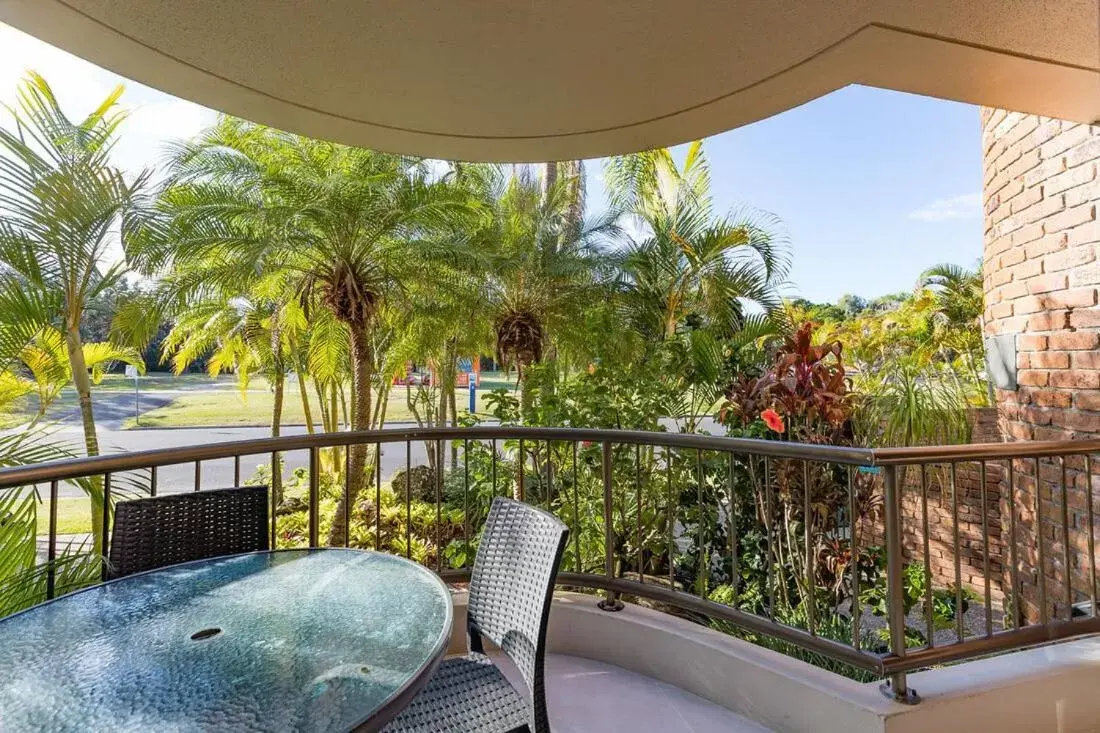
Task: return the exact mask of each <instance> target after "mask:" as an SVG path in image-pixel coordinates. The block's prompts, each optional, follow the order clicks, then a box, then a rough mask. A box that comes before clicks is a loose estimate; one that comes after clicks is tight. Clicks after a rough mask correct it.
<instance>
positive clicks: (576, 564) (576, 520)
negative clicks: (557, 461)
mask: <svg viewBox="0 0 1100 733" xmlns="http://www.w3.org/2000/svg"><path fill="white" fill-rule="evenodd" d="M572 445H573V554H574V558H573V570H574V571H575V572H578V573H581V572H584V570H583V569H582V566H581V523H580V509H579V505H580V503H581V500H580V488H579V484H580V482H581V475H580V473H579V472H578V471H579V469H578V467H577V465H578V464H577V441H575V440H574V441H573V443H572Z"/></svg>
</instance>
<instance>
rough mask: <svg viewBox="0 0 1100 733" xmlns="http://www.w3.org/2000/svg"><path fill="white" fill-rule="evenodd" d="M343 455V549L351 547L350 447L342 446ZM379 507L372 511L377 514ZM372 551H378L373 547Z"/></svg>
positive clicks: (334, 449)
mask: <svg viewBox="0 0 1100 733" xmlns="http://www.w3.org/2000/svg"><path fill="white" fill-rule="evenodd" d="M342 448H343V453H344V547H349V546H351V512H352V506H351V445H350V444H347V445H344V446H342ZM332 450H333V456H332V462H333V463H334V464H335V463H336V461H337V460H338V459H337V457H336V456H337V453H336V448H335V447H334V448H333V449H332ZM380 509H381V507H379V506H378V505H377V504H375V505H374V511H375V513H377V512H378V511H379V510H380ZM374 549H376V550H377V549H378V548H377V547H375V548H374Z"/></svg>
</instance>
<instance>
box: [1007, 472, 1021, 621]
mask: <svg viewBox="0 0 1100 733" xmlns="http://www.w3.org/2000/svg"><path fill="white" fill-rule="evenodd" d="M1008 555H1009V562H1010V563H1012V567H1011V568H1010V569H1009V573H1008V575H1009V579H1008V582H1009V583H1011V584H1012V628H1014V629H1018V628H1020V564H1019V558H1017V557H1016V462H1015V461H1014V460H1013V459H1011V458H1009V459H1008Z"/></svg>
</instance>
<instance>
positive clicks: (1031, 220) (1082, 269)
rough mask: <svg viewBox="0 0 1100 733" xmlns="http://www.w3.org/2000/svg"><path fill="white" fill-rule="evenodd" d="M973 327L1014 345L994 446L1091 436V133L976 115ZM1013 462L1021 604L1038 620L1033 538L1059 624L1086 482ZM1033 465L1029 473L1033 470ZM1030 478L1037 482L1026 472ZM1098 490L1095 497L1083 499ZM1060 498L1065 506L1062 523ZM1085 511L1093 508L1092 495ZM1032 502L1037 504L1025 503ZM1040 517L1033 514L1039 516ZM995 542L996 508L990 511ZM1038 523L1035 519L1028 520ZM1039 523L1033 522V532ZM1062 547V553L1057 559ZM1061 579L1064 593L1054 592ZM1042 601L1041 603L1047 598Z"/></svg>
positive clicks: (1098, 404)
mask: <svg viewBox="0 0 1100 733" xmlns="http://www.w3.org/2000/svg"><path fill="white" fill-rule="evenodd" d="M981 123H982V142H983V150H984V187H983V188H984V195H983V199H984V205H985V208H984V211H985V246H984V251H985V257H984V270H983V271H984V276H985V319H984V320H985V322H984V329H985V333H986V335H987V336H997V335H1008V336H1010V337H1014V338H1013V339H1012V340H1014V342H1015V347H1016V366H1017V369H1018V372H1017V381H1018V387H1017V388H1016V389H998V390H997V403H998V408H999V411H1000V415H1001V420H1002V431H1003V434H1004V437H1005V439H1006V440H1066V439H1073V438H1082V437H1094V436H1096V435H1100V350H1098V347H1100V305H1098V302H1100V301H1098V288H1100V258H1098V251H1097V246H1098V244H1100V228H1098V225H1097V201H1098V199H1100V182H1098V180H1097V165H1098V161H1100V127H1096V126H1089V125H1082V124H1076V123H1070V122H1065V121H1063V120H1057V119H1051V118H1047V117H1038V116H1035V115H1024V114H1019V113H1015V112H1006V111H1005V110H1000V109H990V108H984V109H983V110H982V112H981ZM1065 468H1066V472H1065V475H1066V483H1067V486H1066V487H1065V491H1064V493H1063V488H1062V466H1061V464H1060V463H1059V462H1058V461H1056V460H1044V461H1040V462H1039V464H1038V467H1036V465H1035V463H1033V462H1030V461H1028V462H1023V461H1018V462H1017V463H1016V465H1015V476H1014V479H1015V484H1016V494H1015V496H1011V495H1009V493H1008V491H1007V487H1005V488H1006V491H1005V496H1006V503H1005V504H1004V507H1005V509H1006V510H1007V508H1008V506H1010V505H1011V506H1015V507H1016V510H1017V517H1016V519H1017V527H1016V537H1015V540H1016V545H1017V547H1018V548H1019V551H1020V558H1019V572H1020V583H1021V589H1022V590H1021V598H1022V600H1023V602H1024V605H1025V616H1026V620H1028V621H1035V620H1037V619H1038V618H1039V617H1040V615H1041V611H1040V601H1039V594H1038V590H1037V588H1038V584H1039V583H1038V581H1039V575H1038V573H1039V568H1038V566H1039V556H1038V552H1037V548H1038V538H1039V537H1040V536H1041V537H1042V538H1043V542H1044V543H1045V547H1046V557H1045V559H1044V561H1043V563H1042V564H1043V568H1042V573H1043V576H1044V578H1045V580H1046V586H1047V588H1048V589H1054V590H1053V592H1051V593H1048V599H1047V603H1046V606H1047V608H1046V611H1047V613H1048V614H1050V615H1051V616H1052V617H1053V616H1058V615H1061V616H1065V615H1066V614H1067V613H1068V611H1067V608H1066V606H1067V603H1070V602H1077V601H1081V600H1084V599H1085V598H1086V597H1088V596H1089V595H1091V594H1090V592H1089V588H1088V586H1089V583H1090V580H1089V574H1090V573H1089V571H1090V566H1094V565H1095V564H1096V562H1097V558H1096V557H1089V555H1088V551H1087V548H1088V535H1089V532H1090V531H1100V528H1097V527H1095V526H1094V527H1089V526H1088V508H1089V496H1088V487H1089V486H1090V484H1092V485H1094V486H1096V487H1097V488H1098V489H1100V482H1098V480H1097V476H1096V475H1095V474H1096V472H1097V471H1100V463H1098V465H1096V466H1094V468H1093V473H1094V475H1093V476H1086V475H1085V461H1084V459H1083V458H1077V457H1074V458H1070V459H1067V461H1066V466H1065ZM1036 469H1037V470H1036ZM1036 473H1038V476H1036ZM1093 493H1094V494H1100V491H1096V492H1093ZM1063 497H1064V498H1065V500H1066V501H1067V502H1068V505H1069V517H1068V525H1069V532H1068V533H1067V532H1066V531H1065V530H1064V529H1063V527H1062V517H1061V505H1062V501H1063ZM1092 498H1093V506H1092V509H1093V515H1094V517H1100V511H1097V510H1098V509H1100V505H1098V504H1096V501H1095V499H1096V497H1095V496H1093V497H1092ZM1038 500H1041V501H1042V505H1041V506H1040V505H1038V504H1037V501H1038ZM1040 512H1041V515H1040V514H1039V513H1040ZM1002 514H1004V515H1005V520H1004V521H1003V523H1002V528H1003V529H1004V537H1005V542H1006V543H1007V544H1011V543H1012V538H1011V537H1010V536H1009V533H1008V522H1007V519H1008V517H1007V511H1005V512H1002ZM1038 516H1041V522H1037V521H1036V518H1037V517H1038ZM1037 525H1039V526H1037ZM1067 547H1068V551H1067ZM1067 573H1068V574H1069V575H1070V578H1071V582H1072V586H1073V591H1072V593H1071V597H1069V598H1067V597H1066V594H1065V592H1064V590H1063V588H1064V585H1065V579H1066V575H1067ZM1051 596H1053V597H1051Z"/></svg>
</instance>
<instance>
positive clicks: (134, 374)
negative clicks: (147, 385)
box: [126, 364, 138, 379]
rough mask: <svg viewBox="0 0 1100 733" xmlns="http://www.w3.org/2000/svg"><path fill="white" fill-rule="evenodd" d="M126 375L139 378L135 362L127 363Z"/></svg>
mask: <svg viewBox="0 0 1100 733" xmlns="http://www.w3.org/2000/svg"><path fill="white" fill-rule="evenodd" d="M126 376H127V377H129V378H130V379H137V378H138V370H137V367H136V366H134V365H133V364H127V365H126Z"/></svg>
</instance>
